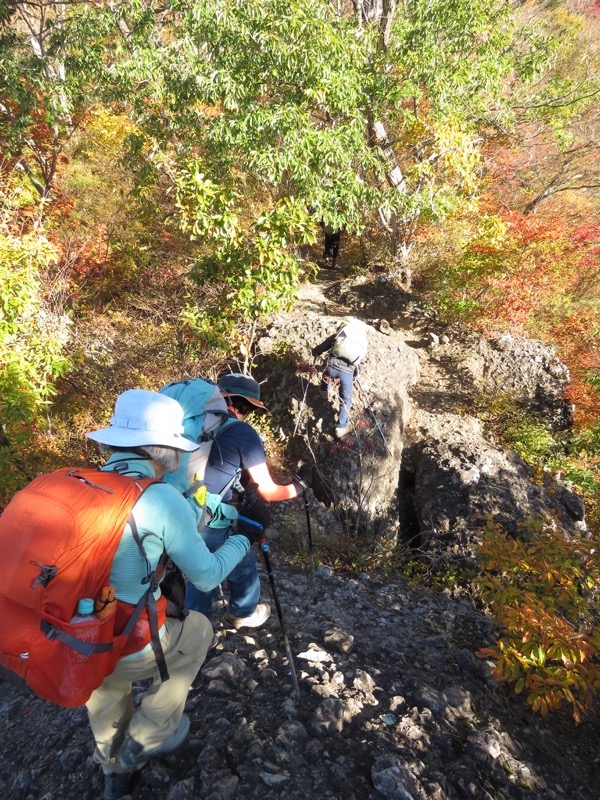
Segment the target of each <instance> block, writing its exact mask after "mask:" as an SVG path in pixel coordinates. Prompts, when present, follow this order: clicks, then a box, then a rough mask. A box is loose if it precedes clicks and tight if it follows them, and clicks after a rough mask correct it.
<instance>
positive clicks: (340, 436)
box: [335, 426, 348, 439]
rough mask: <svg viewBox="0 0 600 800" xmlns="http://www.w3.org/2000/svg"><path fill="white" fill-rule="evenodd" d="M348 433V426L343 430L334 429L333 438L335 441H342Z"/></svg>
mask: <svg viewBox="0 0 600 800" xmlns="http://www.w3.org/2000/svg"><path fill="white" fill-rule="evenodd" d="M347 433H348V426H346V427H345V428H336V429H335V438H336V439H343V438H344V436H345V435H346V434H347Z"/></svg>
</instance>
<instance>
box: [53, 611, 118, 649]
mask: <svg viewBox="0 0 600 800" xmlns="http://www.w3.org/2000/svg"><path fill="white" fill-rule="evenodd" d="M40 630H41V631H42V633H44V634H45V635H46V636H47V637H48V639H51V640H52V639H58V641H59V642H62V643H63V644H66V645H67V647H70V648H71V649H72V650H76V651H77V652H78V653H81V655H82V656H86V658H88V657H89V656H91V655H94V653H110V651H111V650H112V649H113V645H112V642H105V643H104V644H102V643H100V642H84V641H82V640H81V639H78V638H77V637H76V636H71V634H70V633H67V632H66V631H61V630H60V629H59V628H55V627H54V625H51V624H50V623H49V622H48V621H47V620H45V619H43V620H42V621H41V622H40Z"/></svg>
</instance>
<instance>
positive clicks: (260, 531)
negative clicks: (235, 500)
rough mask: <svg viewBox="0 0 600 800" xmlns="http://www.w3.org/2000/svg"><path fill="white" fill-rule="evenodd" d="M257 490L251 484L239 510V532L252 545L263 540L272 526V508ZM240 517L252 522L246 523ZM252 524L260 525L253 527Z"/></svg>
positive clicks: (255, 486) (253, 484)
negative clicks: (265, 533)
mask: <svg viewBox="0 0 600 800" xmlns="http://www.w3.org/2000/svg"><path fill="white" fill-rule="evenodd" d="M257 489H258V486H257V485H256V484H255V483H250V484H249V485H248V486H247V487H246V496H245V498H244V502H243V503H242V504H241V505H240V507H239V509H238V513H239V516H238V521H237V532H238V533H239V534H240V535H242V536H245V537H246V538H247V539H249V541H250V544H251V545H252V544H254V542H258V541H259V540H260V539H262V537H263V536H264V532H265V531H266V529H267V528H268V527H269V526H270V525H271V510H270V506H269V504H268V503H267V501H266V500H263V498H262V497H261V496H260V495H259V494H258V491H257ZM240 517H246V518H247V519H249V520H251V522H244V520H243V519H240ZM252 522H257V523H258V525H253V524H252Z"/></svg>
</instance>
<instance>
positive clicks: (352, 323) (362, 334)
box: [331, 317, 369, 366]
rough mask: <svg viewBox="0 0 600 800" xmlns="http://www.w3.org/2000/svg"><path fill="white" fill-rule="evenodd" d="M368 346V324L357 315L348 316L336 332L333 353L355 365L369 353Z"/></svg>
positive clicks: (336, 356)
mask: <svg viewBox="0 0 600 800" xmlns="http://www.w3.org/2000/svg"><path fill="white" fill-rule="evenodd" d="M368 346H369V343H368V339H367V325H366V324H365V323H364V322H361V320H359V319H356V317H348V318H347V319H346V320H344V322H343V323H342V324H341V325H340V327H339V328H338V330H337V332H336V334H335V341H334V343H333V346H332V348H331V355H332V356H334V357H335V358H342V359H343V360H344V361H346V362H347V363H348V364H349V365H350V366H355V365H356V364H358V363H359V362H360V361H362V359H363V358H364V357H365V355H366V354H367V349H368Z"/></svg>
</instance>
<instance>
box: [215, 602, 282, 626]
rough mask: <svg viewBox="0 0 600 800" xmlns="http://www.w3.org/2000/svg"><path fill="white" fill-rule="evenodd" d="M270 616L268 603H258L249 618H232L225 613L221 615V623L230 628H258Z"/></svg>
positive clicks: (229, 614)
mask: <svg viewBox="0 0 600 800" xmlns="http://www.w3.org/2000/svg"><path fill="white" fill-rule="evenodd" d="M270 616H271V606H270V605H269V604H268V603H259V604H258V605H257V606H256V609H255V611H254V613H253V614H250V616H249V617H234V616H233V614H232V613H231V612H229V611H227V612H226V613H225V614H223V622H224V624H225V625H226V626H228V627H230V628H235V629H236V631H237V630H238V628H260V626H261V625H262V624H263V623H265V622H266V621H267V620H268V619H269V617H270Z"/></svg>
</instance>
